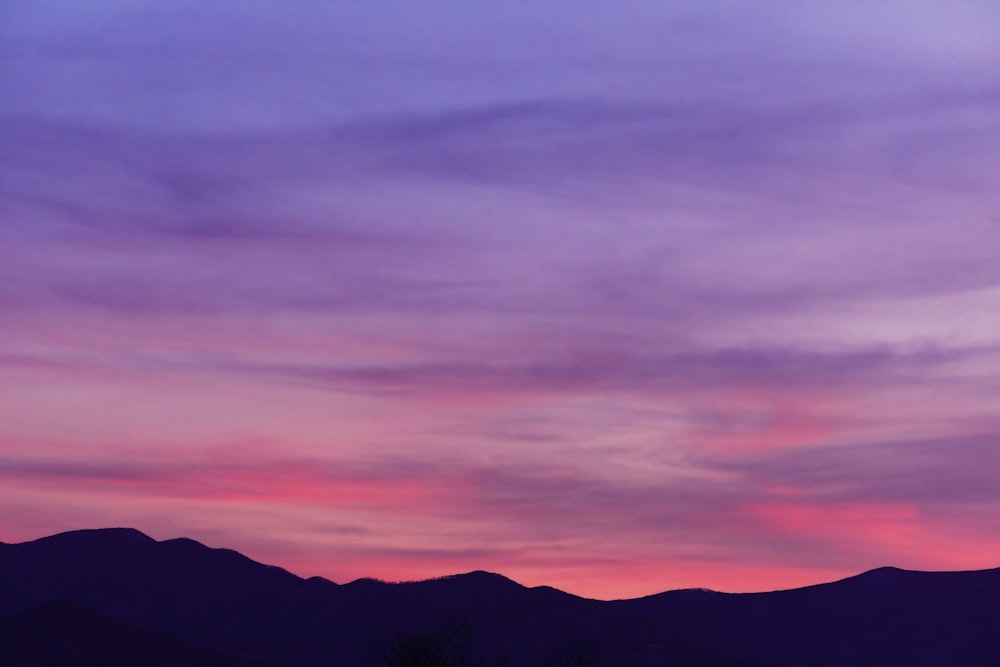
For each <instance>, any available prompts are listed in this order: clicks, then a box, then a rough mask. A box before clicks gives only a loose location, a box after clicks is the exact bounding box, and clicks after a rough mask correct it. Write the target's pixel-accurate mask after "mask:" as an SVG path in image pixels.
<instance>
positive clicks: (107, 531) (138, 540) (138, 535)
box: [33, 528, 156, 544]
mask: <svg viewBox="0 0 1000 667" xmlns="http://www.w3.org/2000/svg"><path fill="white" fill-rule="evenodd" d="M33 542H82V543H89V544H93V543H97V542H108V543H115V544H150V543H155V542H156V540H154V539H153V538H152V537H150V536H149V535H146V534H145V533H143V532H142V531H139V530H136V529H135V528H88V529H84V530H69V531H66V532H64V533H57V534H55V535H50V536H48V537H42V538H39V539H37V540H33Z"/></svg>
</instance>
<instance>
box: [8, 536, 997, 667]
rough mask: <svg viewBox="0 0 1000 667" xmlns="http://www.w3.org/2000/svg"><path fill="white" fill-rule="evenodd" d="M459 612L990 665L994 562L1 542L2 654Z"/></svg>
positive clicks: (708, 661) (185, 640)
mask: <svg viewBox="0 0 1000 667" xmlns="http://www.w3.org/2000/svg"><path fill="white" fill-rule="evenodd" d="M456 622H459V623H461V624H462V627H463V628H467V630H468V634H469V643H468V646H469V649H468V650H469V652H470V655H471V656H474V657H480V658H483V659H484V662H483V664H495V663H494V662H489V663H487V662H485V659H487V658H489V659H490V660H493V659H495V658H497V657H501V656H502V657H505V658H507V659H508V660H509V664H510V665H564V664H580V665H583V664H597V663H598V662H599V664H601V665H612V666H618V665H621V666H625V665H636V666H644V665H671V666H690V667H694V666H709V665H713V666H715V665H717V666H720V667H722V666H733V667H736V666H744V667H750V666H754V665H756V666H760V667H764V666H772V667H780V666H784V665H817V666H820V667H822V666H825V665H831V666H832V665H908V666H914V665H927V666H931V665H934V666H940V665H963V666H976V665H983V666H987V665H994V666H995V665H1000V632H998V631H997V628H998V627H1000V570H982V571H971V572H909V571H904V570H898V569H894V568H881V569H878V570H872V571H871V572H866V573H864V574H861V575H858V576H855V577H851V578H848V579H844V580H842V581H837V582H833V583H827V584H820V585H817V586H810V587H807V588H800V589H794V590H788V591H777V592H770V593H753V594H725V593H716V592H712V591H705V590H682V591H671V592H667V593H661V594H658V595H653V596H649V597H645V598H639V599H634V600H619V601H613V602H603V601H598V600H588V599H585V598H580V597H576V596H573V595H570V594H568V593H564V592H562V591H558V590H555V589H553V588H548V587H539V588H526V587H524V586H521V585H520V584H518V583H516V582H514V581H511V580H510V579H507V578H505V577H503V576H500V575H497V574H490V573H487V572H471V573H468V574H464V575H457V576H453V577H445V578H441V579H433V580H429V581H422V582H415V583H403V584H388V583H383V582H378V581H374V580H370V579H362V580H358V581H355V582H352V583H348V584H343V585H338V584H335V583H333V582H330V581H328V580H325V579H321V578H312V579H303V578H300V577H297V576H295V575H293V574H291V573H289V572H287V571H285V570H282V569H280V568H277V567H272V566H267V565H263V564H260V563H257V562H254V561H252V560H250V559H249V558H246V557H245V556H242V555H241V554H239V553H237V552H235V551H231V550H227V549H212V548H209V547H206V546H204V545H202V544H199V543H198V542H195V541H193V540H188V539H174V540H165V541H162V542H158V541H156V540H153V539H152V538H150V537H148V536H146V535H144V534H142V533H140V532H139V531H136V530H132V529H122V528H116V529H105V530H86V531H74V532H70V533H62V534H59V535H53V536H51V537H46V538H42V539H39V540H35V541H33V542H25V543H21V544H3V543H0V664H3V665H19V664H23V665H36V664H46V665H48V664H52V665H55V664H144V665H147V664H148V665H174V664H176V665H206V666H207V665H219V666H220V667H221V666H229V665H232V666H235V665H247V666H248V667H249V666H250V665H267V664H270V665H288V666H289V667H293V666H299V665H301V666H303V667H305V666H312V665H369V664H379V663H378V658H379V655H380V647H383V648H384V647H385V646H386V645H387V644H390V643H391V642H393V641H396V640H397V639H398V638H399V637H402V636H407V635H420V633H430V634H433V633H434V632H436V631H437V629H439V628H442V627H448V625H449V624H452V623H456ZM143 651H144V653H143ZM574 661H576V662H574ZM476 664H478V663H476Z"/></svg>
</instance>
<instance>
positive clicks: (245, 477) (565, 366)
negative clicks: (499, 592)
mask: <svg viewBox="0 0 1000 667" xmlns="http://www.w3.org/2000/svg"><path fill="white" fill-rule="evenodd" d="M998 34H1000V5H998V4H997V3H996V2H995V1H994V0H955V1H954V2H948V3H942V2H935V1H932V0H881V1H879V2H872V1H871V0H865V1H860V0H843V1H842V2H837V3H819V2H815V3H813V2H802V1H801V0H760V1H754V2H736V1H731V0H697V1H694V0H677V1H675V2H662V1H653V0H616V1H615V2H610V1H603V0H602V1H599V0H573V2H569V1H568V0H552V1H550V2H544V3H539V2H521V1H520V0H512V1H510V2H504V3H470V2H459V1H458V0H406V1H405V2H404V1H402V0H384V1H381V2H377V3H363V2H346V1H332V2H331V1H322V2H321V1H318V0H298V1H297V2H294V3H288V2H279V1H278V0H239V1H236V0H216V1H213V2H203V1H198V2H195V1H193V0H170V1H167V0H146V1H144V2H141V3H138V2H132V1H130V0H92V1H90V2H74V1H70V0H62V1H60V0H4V1H3V2H2V3H0V156H2V159H0V257H2V260H0V541H4V542H19V541H23V540H29V539H35V538H38V537H41V536H43V535H47V534H51V533H55V532H60V531H65V530H72V529H79V528H96V527H108V526H130V527H135V528H138V529H140V530H142V531H144V532H146V533H147V534H149V535H151V536H153V537H155V538H157V539H168V538H172V537H178V536H182V535H183V536H188V537H192V538H195V539H198V540H200V541H202V542H204V543H206V544H209V545H210V546H219V547H230V548H235V549H238V550H240V551H242V552H243V553H245V554H247V555H249V556H251V557H252V558H255V559H257V560H261V561H264V562H268V563H272V564H277V565H281V566H283V567H286V568H287V569H290V570H292V571H293V572H295V573H297V574H300V575H303V576H311V575H321V576H325V577H327V578H330V579H333V580H334V581H338V582H346V581H350V580H353V579H356V578H359V577H376V578H381V579H385V580H391V581H398V580H412V579H421V578H427V577H433V576H441V575H447V574H452V573H458V572H466V571H470V570H477V569H484V570H490V571H495V572H501V573H503V574H505V575H507V576H509V577H511V578H513V579H515V580H517V581H520V582H521V583H524V584H526V585H541V584H547V585H552V586H556V587H558V588H562V589H564V590H568V591H570V592H573V593H577V594H580V595H586V596H590V597H598V598H604V599H611V598H621V597H633V596H639V595H645V594H651V593H655V592H658V591H662V590H667V589H673V588H685V587H706V588H713V589H717V590H725V591H754V590H770V589H777V588H787V587H792V586H799V585H805V584H811V583H817V582H820V581H826V580H832V579H836V578H840V577H844V576H849V575H851V574H855V573H857V572H860V571H863V570H867V569H871V568H874V567H879V566H883V565H895V566H899V567H905V568H912V569H933V570H940V569H973V568H986V567H997V566H1000V518H998V517H1000V483H998V482H1000V479H998V475H1000V472H998V471H1000V412H998V410H997V396H998V395H1000V74H998V73H1000V41H998V40H997V39H996V36H997V35H998Z"/></svg>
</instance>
